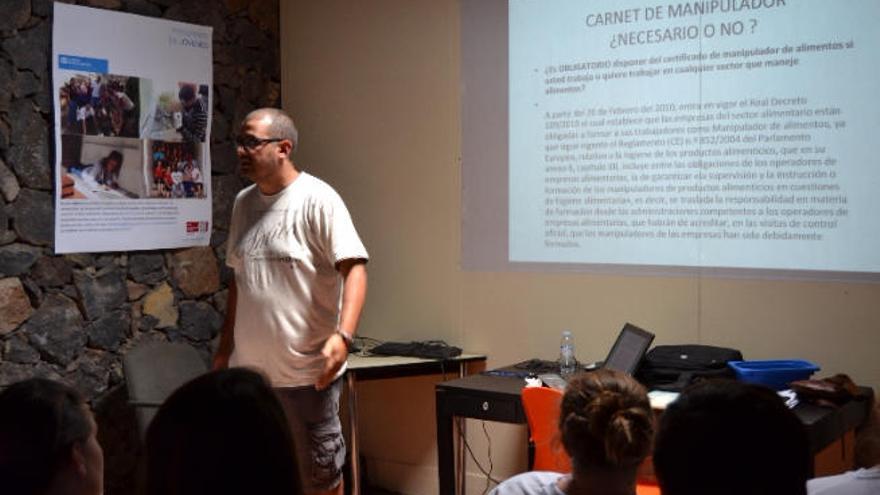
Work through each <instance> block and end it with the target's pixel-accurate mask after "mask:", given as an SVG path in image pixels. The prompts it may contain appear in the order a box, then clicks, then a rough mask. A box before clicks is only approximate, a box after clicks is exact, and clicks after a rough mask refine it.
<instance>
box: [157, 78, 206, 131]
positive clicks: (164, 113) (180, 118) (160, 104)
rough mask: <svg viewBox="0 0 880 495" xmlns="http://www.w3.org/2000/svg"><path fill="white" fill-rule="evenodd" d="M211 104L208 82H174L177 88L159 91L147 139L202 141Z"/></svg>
mask: <svg viewBox="0 0 880 495" xmlns="http://www.w3.org/2000/svg"><path fill="white" fill-rule="evenodd" d="M210 112H211V104H210V98H209V91H208V85H207V84H195V83H189V82H179V83H177V88H176V90H166V91H162V92H161V93H159V97H158V101H157V103H156V108H155V109H154V110H153V122H152V126H151V130H150V138H152V139H156V140H161V141H182V142H184V143H204V142H205V137H206V136H207V133H208V117H209V116H210Z"/></svg>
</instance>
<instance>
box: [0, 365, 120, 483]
mask: <svg viewBox="0 0 880 495" xmlns="http://www.w3.org/2000/svg"><path fill="white" fill-rule="evenodd" d="M96 435H97V425H96V424H95V420H94V417H93V416H92V412H91V410H90V409H89V407H88V405H87V404H86V403H85V402H84V401H83V398H82V396H80V394H79V393H77V391H76V390H74V389H72V388H70V387H68V386H67V385H63V384H61V383H58V382H54V381H52V380H47V379H43V378H32V379H29V380H25V381H22V382H18V383H15V384H13V385H10V386H9V387H7V388H6V389H5V390H3V392H0V491H2V492H3V493H15V494H21V495H46V494H55V493H69V494H78V495H98V494H100V493H102V492H103V478H104V454H103V451H102V450H101V446H100V445H99V444H98V440H97V436H96Z"/></svg>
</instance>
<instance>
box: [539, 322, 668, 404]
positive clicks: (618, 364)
mask: <svg viewBox="0 0 880 495" xmlns="http://www.w3.org/2000/svg"><path fill="white" fill-rule="evenodd" d="M653 341H654V334H653V333H651V332H648V331H647V330H643V329H641V328H639V327H637V326H635V325H633V324H632V323H626V324H625V325H624V326H623V328H622V329H620V333H618V334H617V340H615V341H614V345H612V346H611V350H610V351H608V356H607V357H606V358H605V361H599V362H598V363H594V364H592V365H590V366H586V367H585V369H587V370H592V369H597V368H604V369H610V370H616V371H621V372H623V373H628V374H630V375H632V374H633V373H635V372H636V369H638V367H639V363H641V361H642V358H643V357H644V356H645V352H647V351H648V347H650V346H651V342H653ZM538 378H540V379H541V381H542V382H544V385H546V386H548V387H552V388H557V389H560V390H562V389H564V388H565V384H566V379H565V378H563V377H561V376H559V374H558V373H556V372H553V373H542V374H539V375H538Z"/></svg>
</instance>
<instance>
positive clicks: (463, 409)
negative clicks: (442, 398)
mask: <svg viewBox="0 0 880 495" xmlns="http://www.w3.org/2000/svg"><path fill="white" fill-rule="evenodd" d="M446 401H447V402H446V405H447V407H448V410H449V412H451V413H452V414H453V415H455V416H464V417H467V418H474V419H485V420H489V421H501V422H504V423H524V422H525V417H524V416H523V412H522V404H520V402H519V399H517V400H515V401H514V400H504V399H497V398H487V397H468V396H462V395H450V396H447V397H446Z"/></svg>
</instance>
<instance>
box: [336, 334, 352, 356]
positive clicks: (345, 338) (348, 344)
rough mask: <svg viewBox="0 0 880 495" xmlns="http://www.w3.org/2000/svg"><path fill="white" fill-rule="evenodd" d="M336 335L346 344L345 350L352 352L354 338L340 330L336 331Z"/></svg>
mask: <svg viewBox="0 0 880 495" xmlns="http://www.w3.org/2000/svg"><path fill="white" fill-rule="evenodd" d="M336 335H339V336H340V337H342V340H343V342H345V348H346V349H348V350H349V351H350V350H351V346H353V345H354V337H352V336H351V334H349V333H348V332H346V331H344V330H341V329H339V328H337V329H336Z"/></svg>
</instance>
